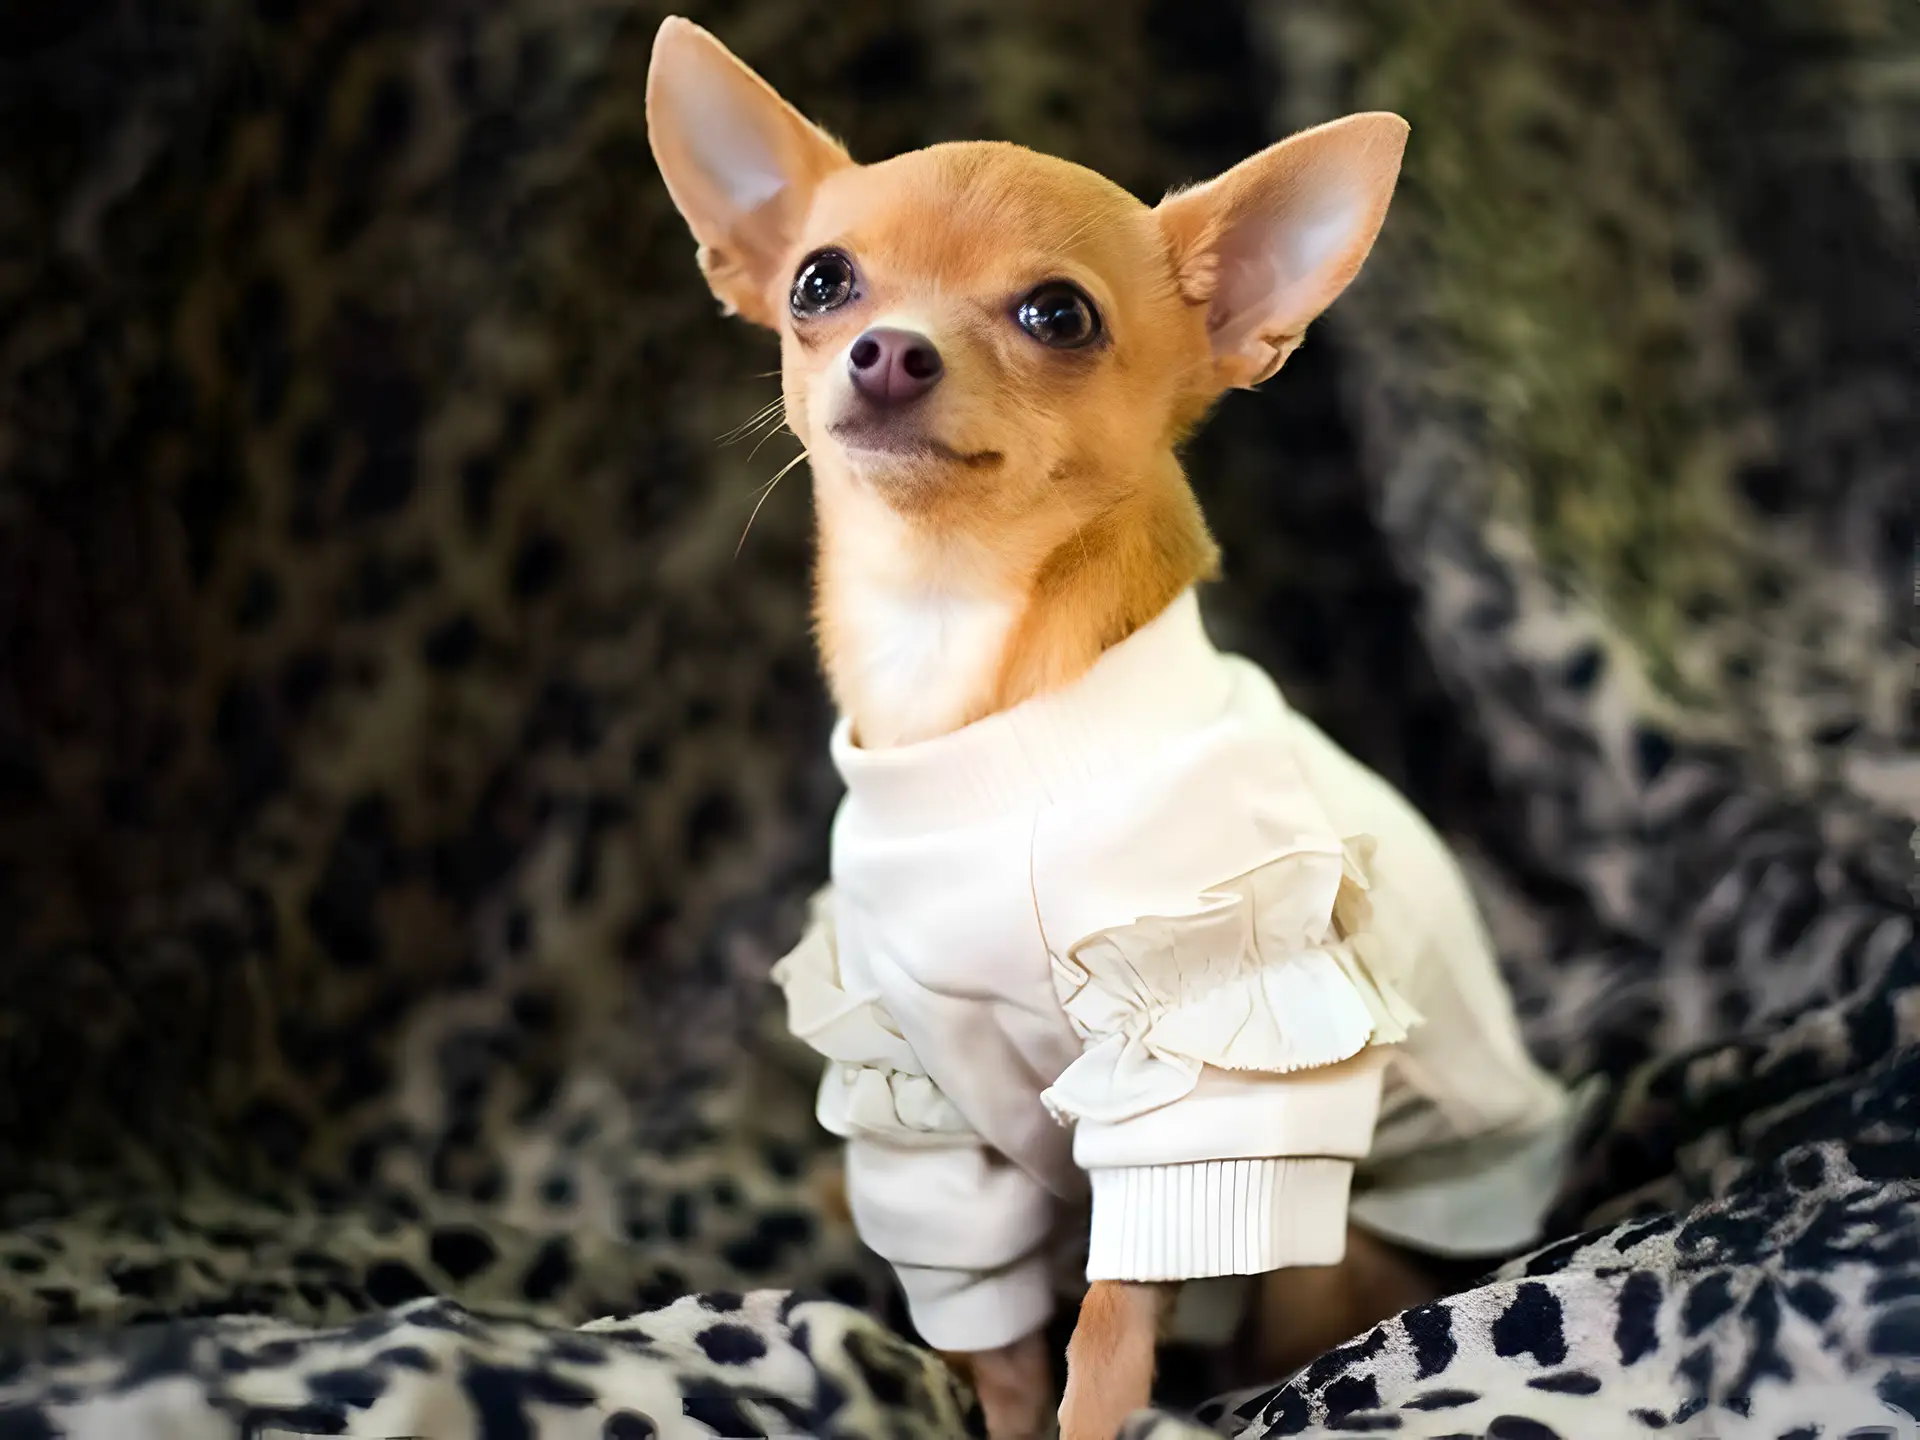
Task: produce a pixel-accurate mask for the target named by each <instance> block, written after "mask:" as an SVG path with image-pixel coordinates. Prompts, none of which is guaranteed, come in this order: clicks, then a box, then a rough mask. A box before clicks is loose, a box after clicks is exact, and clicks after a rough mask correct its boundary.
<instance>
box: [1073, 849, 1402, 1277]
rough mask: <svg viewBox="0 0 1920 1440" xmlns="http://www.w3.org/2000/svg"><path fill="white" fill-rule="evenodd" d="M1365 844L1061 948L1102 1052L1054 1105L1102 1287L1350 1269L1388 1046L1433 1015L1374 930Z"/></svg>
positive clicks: (1267, 871)
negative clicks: (1086, 1188)
mask: <svg viewBox="0 0 1920 1440" xmlns="http://www.w3.org/2000/svg"><path fill="white" fill-rule="evenodd" d="M1371 853H1372V852H1371V843H1370V842H1369V841H1368V840H1366V838H1365V837H1360V838H1357V839H1355V840H1353V841H1350V842H1348V843H1346V844H1344V845H1341V844H1338V843H1335V842H1333V841H1331V840H1329V841H1328V842H1327V844H1326V847H1325V848H1324V849H1295V850H1292V851H1290V852H1289V853H1286V854H1282V855H1280V856H1278V857H1276V858H1273V859H1270V860H1269V861H1267V862H1266V863H1264V864H1262V865H1260V866H1258V867H1257V868H1255V869H1253V870H1251V871H1249V872H1247V873H1246V874H1244V875H1240V876H1237V877H1233V878H1231V879H1227V880H1224V881H1222V882H1221V883H1219V884H1217V885H1215V886H1214V887H1212V888H1211V889H1209V890H1208V891H1206V892H1205V893H1204V894H1202V895H1200V896H1199V897H1198V901H1197V903H1196V904H1195V905H1194V906H1193V907H1192V908H1191V909H1190V910H1187V911H1186V912H1184V913H1180V914H1174V915H1167V916H1146V917H1142V918H1139V919H1136V920H1134V921H1132V922H1131V923H1128V924H1125V925H1121V926H1117V927H1114V928H1111V929H1107V930H1102V931H1099V932H1097V933H1095V934H1092V935H1088V936H1085V937H1084V938H1082V939H1080V940H1078V941H1076V942H1074V943H1072V944H1070V945H1068V946H1067V947H1066V948H1065V950H1064V951H1056V952H1055V953H1054V960H1053V963H1054V980H1055V990H1056V993H1057V994H1058V996H1059V999H1060V1002H1061V1004H1062V1006H1063V1007H1064V1008H1065V1010H1066V1012H1067V1015H1068V1018H1069V1019H1070V1020H1071V1021H1072V1022H1073V1025H1074V1028H1075V1029H1076V1030H1077V1031H1078V1033H1079V1034H1080V1036H1081V1038H1082V1040H1083V1041H1084V1042H1085V1050H1084V1051H1083V1053H1082V1055H1081V1057H1080V1058H1079V1059H1078V1060H1076V1061H1075V1062H1074V1063H1073V1064H1072V1065H1070V1066H1068V1067H1067V1069H1066V1070H1065V1071H1064V1072H1063V1073H1062V1074H1061V1075H1060V1077H1059V1079H1058V1080H1057V1081H1056V1082H1055V1083H1054V1085H1053V1086H1052V1087H1051V1088H1050V1089H1049V1090H1048V1091H1047V1092H1046V1094H1045V1095H1044V1097H1043V1098H1044V1100H1045V1103H1046V1104H1047V1107H1048V1108H1049V1109H1050V1110H1051V1111H1052V1112H1053V1113H1054V1115H1055V1116H1056V1117H1057V1118H1059V1119H1061V1120H1062V1121H1065V1122H1069V1123H1072V1124H1073V1125H1074V1127H1075V1134H1074V1159H1075V1160H1076V1161H1077V1162H1078V1163H1079V1164H1080V1166H1081V1167H1082V1168H1083V1169H1085V1170H1086V1171H1087V1172H1088V1178H1089V1180H1090V1182H1091V1185H1092V1191H1093V1226H1092V1235H1091V1243H1090V1247H1089V1256H1088V1264H1087V1277H1088V1278H1089V1279H1091V1280H1181V1279H1198V1278H1200V1277H1203V1276H1209V1275H1248V1274H1261V1273H1264V1272H1266V1271H1269V1270H1276V1269H1281V1268H1284V1267H1288V1266H1294V1265H1326V1264H1332V1263H1335V1262H1337V1261H1338V1260H1339V1259H1340V1258H1341V1256H1342V1254H1343V1253H1344V1250H1345V1242H1346V1211H1347V1196H1348V1189H1349V1185H1350V1183H1351V1180H1352V1175H1353V1167H1354V1163H1355V1162H1356V1161H1357V1160H1359V1159H1360V1158H1362V1157H1364V1156H1365V1155H1366V1153H1367V1148H1368V1145H1369V1143H1370V1141H1371V1139H1372V1135H1373V1125H1374V1120H1375V1118H1376V1116H1377V1114H1378V1111H1379V1104H1380V1092H1381V1081H1382V1072H1383V1069H1384V1063H1385V1052H1384V1051H1383V1049H1382V1048H1381V1047H1383V1046H1386V1045H1390V1044H1393V1043H1395V1042H1397V1041H1399V1040H1402V1039H1404V1038H1405V1037H1406V1032H1407V1029H1408V1027H1410V1026H1412V1025H1415V1024H1417V1023H1419V1020H1420V1016H1419V1015H1418V1014H1417V1013H1416V1012H1415V1011H1414V1009H1413V1007H1412V1006H1411V1005H1409V1004H1408V1003H1407V1002H1406V1001H1405V1000H1404V999H1402V998H1401V997H1400V995H1399V994H1398V993H1397V992H1396V990H1395V989H1394V987H1393V985H1392V983H1391V980H1390V978H1389V977H1388V976H1387V975H1386V974H1385V973H1383V967H1382V966H1381V965H1380V964H1379V957H1378V955H1377V953H1376V950H1375V947H1374V946H1373V944H1372V942H1371V936H1370V933H1369V931H1370V909H1369V906H1368V904H1367V894H1366V892H1367V887H1368V878H1367V862H1368V860H1369V858H1370V856H1371Z"/></svg>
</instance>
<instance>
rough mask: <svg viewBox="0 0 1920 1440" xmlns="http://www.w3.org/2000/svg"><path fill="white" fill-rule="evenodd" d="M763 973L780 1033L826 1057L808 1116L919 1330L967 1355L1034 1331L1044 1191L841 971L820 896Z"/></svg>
mask: <svg viewBox="0 0 1920 1440" xmlns="http://www.w3.org/2000/svg"><path fill="white" fill-rule="evenodd" d="M848 958H849V960H851V958H852V957H848ZM773 978H774V981H775V983H777V984H778V985H779V986H780V988H781V989H782V990H783V991H784V992H785V993H786V999H787V1024H788V1027H789V1028H790V1029H791V1030H792V1031H793V1033H794V1034H795V1035H797V1036H798V1037H799V1038H800V1039H802V1040H804V1041H805V1042H806V1043H807V1044H808V1045H810V1046H811V1047H812V1048H813V1049H815V1050H817V1051H819V1052H820V1054H821V1055H823V1056H824V1057H826V1061H827V1067H826V1072H825V1074H824V1075H823V1076H822V1077H821V1081H820V1094H819V1101H818V1105H817V1113H818V1115H819V1119H820V1123H821V1124H822V1125H823V1126H824V1127H825V1128H826V1129H827V1130H829V1131H830V1132H831V1133H833V1134H835V1135H838V1136H840V1137H841V1138H843V1139H844V1140H845V1141H846V1142H847V1155H846V1166H847V1171H846V1173H847V1199H848V1203H849V1205H850V1207H851V1209H852V1211H853V1221H854V1227H855V1229H856V1230H858V1231H859V1234H860V1238H861V1240H862V1241H864V1242H865V1243H866V1245H867V1246H868V1248H870V1249H872V1250H873V1251H875V1252H876V1253H877V1254H879V1255H880V1256H881V1257H882V1258H883V1259H885V1260H886V1261H887V1262H888V1263H889V1264H890V1265H891V1266H892V1267H893V1271H894V1274H895V1275H896V1276H897V1277H898V1278H899V1281H900V1287H901V1289H902V1290H903V1291H904V1292H905V1294H906V1297H907V1306H908V1309H909V1311H910V1312H911V1313H912V1315H913V1323H914V1325H915V1326H916V1327H917V1328H918V1329H919V1331H920V1334H921V1336H922V1337H923V1338H924V1339H925V1340H926V1342H927V1343H928V1344H929V1345H931V1346H933V1347H934V1348H935V1349H937V1350H946V1351H977V1350H992V1349H997V1348H998V1347H1000V1346H1002V1345H1007V1344H1010V1343H1012V1342H1013V1341H1015V1340H1018V1339H1020V1338H1021V1337H1023V1336H1025V1335H1028V1334H1031V1333H1032V1332H1033V1331H1035V1330H1037V1329H1039V1328H1040V1327H1041V1326H1042V1325H1044V1324H1045V1323H1046V1321H1047V1317H1048V1316H1049V1315H1050V1314H1051V1313H1052V1310H1053V1280H1052V1273H1051V1269H1050V1266H1049V1263H1048V1260H1047V1256H1046V1253H1045V1249H1044V1247H1045V1244H1046V1241H1047V1237H1048V1233H1049V1231H1050V1229H1051V1227H1052V1223H1053V1200H1052V1197H1051V1196H1049V1195H1048V1193H1047V1191H1046V1190H1045V1189H1044V1188H1043V1187H1042V1186H1040V1185H1039V1184H1038V1183H1037V1182H1035V1181H1034V1180H1033V1179H1032V1178H1031V1177H1030V1176H1028V1175H1027V1174H1026V1173H1025V1172H1024V1171H1022V1170H1020V1169H1019V1168H1018V1167H1017V1166H1014V1165H1012V1164H1010V1163H1008V1162H1007V1161H1006V1160H1004V1159H1003V1158H1001V1157H1000V1156H999V1155H997V1154H996V1153H995V1152H993V1151H992V1150H990V1149H989V1148H988V1147H987V1146H986V1145H985V1144H984V1143H983V1142H982V1141H981V1140H980V1138H979V1137H978V1136H977V1135H975V1134H974V1133H973V1131H972V1130H971V1129H970V1128H969V1126H968V1125H967V1123H966V1121H965V1119H964V1118H963V1117H962V1116H961V1115H960V1113H959V1111H957V1110H956V1109H955V1108H954V1107H953V1105H952V1103H951V1102H950V1101H949V1100H948V1099H947V1097H946V1096H945V1095H943V1094H942V1093H941V1092H940V1090H939V1089H938V1087H936V1086H935V1085H934V1083H933V1081H932V1080H931V1079H930V1078H929V1077H928V1075H927V1073H926V1070H925V1068H924V1067H923V1066H922V1065H921V1064H920V1062H919V1060H918V1059H917V1058H916V1057H915V1056H914V1054H913V1052H912V1050H911V1049H910V1048H909V1047H908V1046H907V1043H906V1041H905V1040H904V1039H903V1038H902V1037H901V1035H900V1031H899V1029H898V1027H897V1026H896V1025H895V1024H894V1022H893V1019H892V1017H891V1016H889V1015H888V1014H887V1012H886V1009H885V1007H884V1006H883V1005H882V1004H881V1002H880V997H879V994H878V991H877V990H876V988H875V987H874V986H873V984H872V983H871V980H870V979H869V977H866V976H864V975H862V974H860V973H859V972H858V967H857V965H852V964H849V965H847V966H846V967H844V968H843V965H842V960H841V956H840V953H839V950H838V947H837V945H836V944H835V937H834V923H833V896H832V891H831V890H823V891H822V892H821V893H820V894H818V895H816V896H815V897H814V899H813V903H812V914H811V918H810V922H809V924H808V927H807V933H806V935H805V937H804V938H803V939H802V940H801V942H800V944H799V946H798V947H796V948H795V950H794V951H793V953H792V954H790V955H788V956H787V957H786V958H785V959H784V960H782V961H781V962H780V963H779V964H778V965H777V966H775V967H774V972H773Z"/></svg>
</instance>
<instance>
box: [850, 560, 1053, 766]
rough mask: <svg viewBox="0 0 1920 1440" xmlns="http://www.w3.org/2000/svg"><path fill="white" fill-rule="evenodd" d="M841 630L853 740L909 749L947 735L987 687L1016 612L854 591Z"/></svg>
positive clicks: (1003, 605)
mask: <svg viewBox="0 0 1920 1440" xmlns="http://www.w3.org/2000/svg"><path fill="white" fill-rule="evenodd" d="M848 598H849V600H850V602H851V603H850V604H849V605H848V608H847V617H848V618H847V631H848V636H847V638H848V640H849V641H850V642H851V643H850V650H851V653H850V654H849V655H848V656H847V657H846V658H847V660H848V661H849V662H850V663H851V669H852V671H853V678H854V685H853V686H852V687H851V688H852V690H853V697H854V699H855V703H856V704H857V707H858V710H857V717H858V722H859V728H860V740H861V743H862V744H863V745H869V746H874V747H883V746H890V745H904V744H911V743H912V742H914V741H916V740H924V739H927V738H929V737H931V736H934V735H939V734H943V733H945V732H946V731H948V730H952V729H954V728H955V727H956V726H958V725H959V724H960V723H962V721H963V720H964V719H965V718H966V716H967V714H968V712H969V710H970V709H971V707H972V706H974V705H975V704H976V703H977V702H978V700H979V698H980V696H981V695H982V694H983V693H984V692H985V691H986V690H987V688H988V687H989V686H991V685H992V683H993V681H994V677H995V676H996V675H997V674H998V672H999V668H1000V664H1001V660H1002V657H1003V656H1004V655H1005V653H1006V647H1007V639H1008V637H1009V635H1010V634H1011V633H1012V630H1013V626H1014V623H1015V621H1016V620H1017V619H1018V615H1019V612H1018V609H1017V608H1016V607H1015V606H1014V605H1013V604H1012V603H1011V602H1010V601H1005V600H1001V599H998V598H994V597H986V596H980V595H974V594H967V593H964V592H961V591H955V590H945V589H940V588H937V587H926V588H920V587H915V588H894V587H886V586H873V587H870V588H864V589H857V591H856V593H855V594H853V595H851V596H849V597H848Z"/></svg>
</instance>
